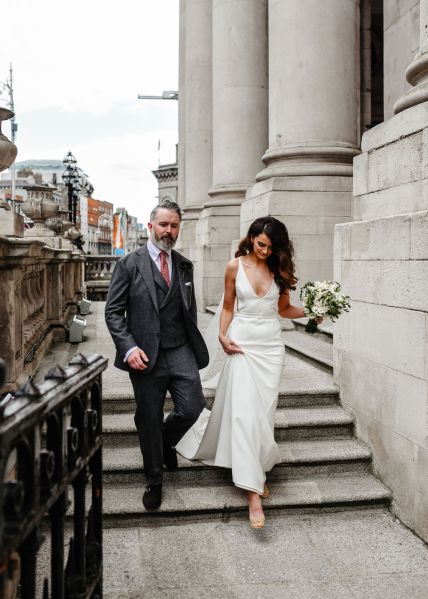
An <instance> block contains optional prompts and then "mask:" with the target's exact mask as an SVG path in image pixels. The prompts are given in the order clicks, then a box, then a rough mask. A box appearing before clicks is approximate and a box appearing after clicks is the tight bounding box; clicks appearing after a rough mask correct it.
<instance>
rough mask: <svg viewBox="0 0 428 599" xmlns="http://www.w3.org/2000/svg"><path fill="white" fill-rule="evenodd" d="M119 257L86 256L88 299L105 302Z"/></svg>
mask: <svg viewBox="0 0 428 599" xmlns="http://www.w3.org/2000/svg"><path fill="white" fill-rule="evenodd" d="M118 260H119V256H86V262H85V286H86V291H87V296H88V299H90V300H92V301H105V300H106V298H107V292H108V288H109V285H110V279H111V275H112V274H113V270H114V267H115V266H116V262H117V261H118Z"/></svg>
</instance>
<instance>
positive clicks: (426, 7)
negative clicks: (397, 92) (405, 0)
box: [394, 0, 428, 114]
mask: <svg viewBox="0 0 428 599" xmlns="http://www.w3.org/2000/svg"><path fill="white" fill-rule="evenodd" d="M406 79H407V81H408V82H409V83H410V85H413V86H414V87H413V88H412V89H409V90H408V91H407V92H406V93H405V94H404V95H403V96H402V97H401V98H400V99H399V100H397V102H396V103H395V105H394V113H395V114H397V113H398V112H401V111H402V110H405V109H406V108H410V107H411V106H416V104H420V103H421V102H426V101H428V0H420V4H419V52H418V53H417V55H416V56H415V58H414V60H413V61H412V62H411V63H410V64H409V66H408V67H407V70H406Z"/></svg>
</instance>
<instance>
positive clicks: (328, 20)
mask: <svg viewBox="0 0 428 599" xmlns="http://www.w3.org/2000/svg"><path fill="white" fill-rule="evenodd" d="M359 32H360V21H359V0H322V2H320V0H305V1H304V2H303V1H302V0H269V146H268V148H267V150H266V151H265V153H264V155H263V161H264V162H265V165H266V166H265V168H263V169H261V171H260V172H259V173H258V175H257V181H258V183H256V184H255V185H254V186H253V187H252V188H251V189H250V190H248V192H247V195H246V201H245V202H244V203H243V204H242V208H241V235H242V234H243V233H244V232H245V231H246V230H247V228H248V225H249V223H250V222H251V221H252V220H254V218H257V217H259V216H263V215H266V214H271V215H272V216H275V217H277V218H280V219H281V220H282V221H283V222H285V224H286V225H287V227H288V229H289V232H290V234H291V237H292V239H293V241H294V243H295V248H296V258H297V260H296V261H297V268H298V275H299V278H300V282H301V283H304V282H305V281H307V280H313V279H324V278H331V277H332V275H333V272H332V271H333V263H332V256H333V232H334V226H335V224H336V223H338V222H343V221H347V220H350V214H351V197H352V160H353V158H354V156H355V155H356V154H358V153H359V148H358V145H359V113H360V101H359V76H360V66H359V65H360V52H359Z"/></svg>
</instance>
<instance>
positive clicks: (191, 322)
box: [105, 246, 209, 375]
mask: <svg viewBox="0 0 428 599" xmlns="http://www.w3.org/2000/svg"><path fill="white" fill-rule="evenodd" d="M172 263H173V273H174V274H173V279H174V278H175V279H176V280H175V282H174V280H173V288H172V289H171V291H174V294H175V295H176V298H175V301H174V304H175V309H174V311H175V312H176V301H177V299H178V298H179V299H180V300H181V305H182V310H181V317H182V321H181V322H180V323H179V326H178V327H177V334H180V335H181V334H182V333H180V330H181V331H182V325H183V324H184V328H185V332H186V336H187V340H188V342H189V344H190V346H191V347H192V350H193V353H194V354H195V358H196V361H197V364H198V367H199V368H204V367H205V366H206V365H207V364H208V361H209V356H208V350H207V347H206V345H205V342H204V340H203V338H202V335H201V333H200V332H199V330H198V326H197V311H196V300H195V291H194V285H193V265H192V263H191V262H190V261H189V260H187V258H184V256H182V255H181V254H179V253H178V252H176V251H174V250H173V251H172ZM155 268H156V267H155ZM154 274H155V273H154V271H153V261H152V259H151V258H150V255H149V252H148V249H147V246H143V247H141V248H139V249H138V250H136V251H135V252H131V253H130V254H128V255H127V256H125V257H124V258H121V259H120V260H119V261H118V262H117V264H116V267H115V269H114V271H113V275H112V278H111V282H110V287H109V292H108V296H107V303H106V308H105V318H106V323H107V327H108V329H109V331H110V334H111V336H112V337H113V341H114V343H115V346H116V359H115V362H114V365H115V366H116V367H117V368H120V369H121V370H128V371H129V370H131V369H130V368H129V366H128V364H127V363H125V362H124V361H123V360H124V357H125V355H126V352H127V351H128V350H129V349H131V348H132V347H135V346H138V347H140V348H141V349H142V350H143V351H144V352H145V353H146V355H147V357H148V358H149V363H148V367H147V369H146V370H144V371H141V374H143V375H144V374H148V373H149V372H150V371H151V370H152V369H153V367H154V365H155V363H156V358H157V355H158V352H159V347H160V338H161V317H160V307H159V299H160V297H162V295H159V292H158V289H157V288H158V285H157V283H156V282H155V278H154ZM177 283H178V289H175V290H174V288H175V284H177ZM166 299H168V298H167V296H166ZM165 309H167V306H165ZM176 313H177V312H176ZM162 321H163V323H164V325H163V326H164V327H165V326H167V327H168V331H162V332H163V333H164V336H163V338H171V333H173V331H172V330H171V327H174V323H173V322H171V321H170V320H169V319H168V317H167V318H163V319H162Z"/></svg>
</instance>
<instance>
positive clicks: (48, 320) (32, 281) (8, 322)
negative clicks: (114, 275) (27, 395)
mask: <svg viewBox="0 0 428 599" xmlns="http://www.w3.org/2000/svg"><path fill="white" fill-rule="evenodd" d="M83 273H84V256H83V255H82V254H76V253H73V252H72V251H71V250H69V249H67V250H60V249H54V248H50V247H47V246H46V245H44V243H43V242H41V241H35V240H30V239H25V238H18V237H2V236H0V298H1V300H0V306H1V309H0V357H1V358H3V360H4V361H5V363H6V373H7V374H6V382H5V388H4V390H5V391H13V390H15V389H16V388H17V387H19V386H20V385H21V384H23V383H24V382H25V381H26V380H27V379H28V378H29V377H31V376H33V375H34V373H35V372H36V370H37V367H38V366H39V364H40V362H41V360H42V359H43V357H44V355H45V353H46V351H47V349H48V348H49V345H50V342H51V341H52V339H53V337H54V336H56V337H57V336H61V335H63V336H65V334H66V333H65V328H66V327H65V325H66V323H67V321H68V319H69V318H70V316H72V315H73V314H75V313H76V312H77V306H76V302H77V300H79V299H80V297H79V294H81V293H82V286H83V282H84V278H83Z"/></svg>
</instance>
